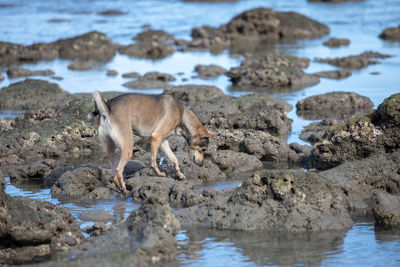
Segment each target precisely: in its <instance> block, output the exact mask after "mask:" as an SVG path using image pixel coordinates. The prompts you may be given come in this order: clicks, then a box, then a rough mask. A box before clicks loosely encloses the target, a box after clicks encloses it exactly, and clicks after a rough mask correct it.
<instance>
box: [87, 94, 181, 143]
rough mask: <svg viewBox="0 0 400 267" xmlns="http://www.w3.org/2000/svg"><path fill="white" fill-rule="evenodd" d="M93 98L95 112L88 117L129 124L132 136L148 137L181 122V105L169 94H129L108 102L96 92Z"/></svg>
mask: <svg viewBox="0 0 400 267" xmlns="http://www.w3.org/2000/svg"><path fill="white" fill-rule="evenodd" d="M93 96H94V99H95V102H96V110H95V111H94V112H92V113H90V114H89V117H93V116H96V115H101V116H105V117H109V118H110V121H111V124H114V125H119V124H130V125H131V126H132V130H133V131H134V132H135V134H137V135H140V136H144V137H145V136H150V135H151V134H152V133H153V132H154V131H156V130H157V129H159V128H160V127H163V126H164V125H168V128H173V129H175V128H176V127H177V126H178V125H179V124H180V123H181V121H182V116H183V112H184V105H183V104H182V103H181V102H179V101H177V100H176V99H175V98H174V97H172V96H171V95H169V94H160V95H144V94H133V93H129V94H122V95H119V96H117V97H114V98H112V99H110V100H108V101H107V102H105V101H104V99H103V98H102V97H101V95H100V93H98V92H97V91H96V92H95V93H94V94H93ZM100 120H102V118H100ZM173 129H172V130H173Z"/></svg>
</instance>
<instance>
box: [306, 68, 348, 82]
mask: <svg viewBox="0 0 400 267" xmlns="http://www.w3.org/2000/svg"><path fill="white" fill-rule="evenodd" d="M313 75H315V76H317V77H320V78H328V79H336V80H341V79H345V78H347V77H350V76H351V72H350V71H345V70H332V71H320V72H317V73H313Z"/></svg>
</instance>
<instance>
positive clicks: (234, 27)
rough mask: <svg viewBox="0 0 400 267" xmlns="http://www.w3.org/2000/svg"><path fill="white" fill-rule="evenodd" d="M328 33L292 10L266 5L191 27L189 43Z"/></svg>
mask: <svg viewBox="0 0 400 267" xmlns="http://www.w3.org/2000/svg"><path fill="white" fill-rule="evenodd" d="M327 33H329V28H328V27H327V26H325V25H323V24H321V23H319V22H317V21H315V20H312V19H309V18H307V17H305V16H303V15H300V14H298V13H295V12H276V11H274V10H272V9H267V8H256V9H252V10H248V11H245V12H243V13H241V14H239V15H237V16H236V17H234V18H233V19H232V20H231V21H230V22H229V23H227V24H225V25H222V26H220V27H219V28H213V27H208V26H204V27H199V28H194V29H192V38H193V40H192V41H191V42H190V43H189V46H192V47H203V48H211V49H212V48H214V49H215V48H216V49H218V48H219V49H220V48H227V47H229V46H235V43H240V42H243V41H246V42H249V40H251V41H252V42H257V41H261V40H270V41H285V40H290V39H291V40H293V39H310V38H316V37H318V36H321V35H324V34H327Z"/></svg>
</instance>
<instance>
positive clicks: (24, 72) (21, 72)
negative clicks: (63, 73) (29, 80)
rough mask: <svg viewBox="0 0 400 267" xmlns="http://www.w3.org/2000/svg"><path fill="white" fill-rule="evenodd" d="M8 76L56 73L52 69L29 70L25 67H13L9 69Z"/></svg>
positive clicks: (49, 74) (11, 77)
mask: <svg viewBox="0 0 400 267" xmlns="http://www.w3.org/2000/svg"><path fill="white" fill-rule="evenodd" d="M7 75H8V78H10V79H13V78H18V77H27V76H51V75H54V72H53V71H52V70H28V69H23V68H17V67H11V68H8V70H7Z"/></svg>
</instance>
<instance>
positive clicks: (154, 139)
mask: <svg viewBox="0 0 400 267" xmlns="http://www.w3.org/2000/svg"><path fill="white" fill-rule="evenodd" d="M162 139H163V138H162V137H161V136H158V135H157V134H156V133H153V134H152V135H151V139H150V142H151V167H152V168H153V169H154V171H155V172H156V174H157V175H158V176H162V177H165V176H167V175H166V174H165V172H162V171H160V170H159V169H158V166H157V151H158V148H159V147H160V144H161V141H162Z"/></svg>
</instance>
